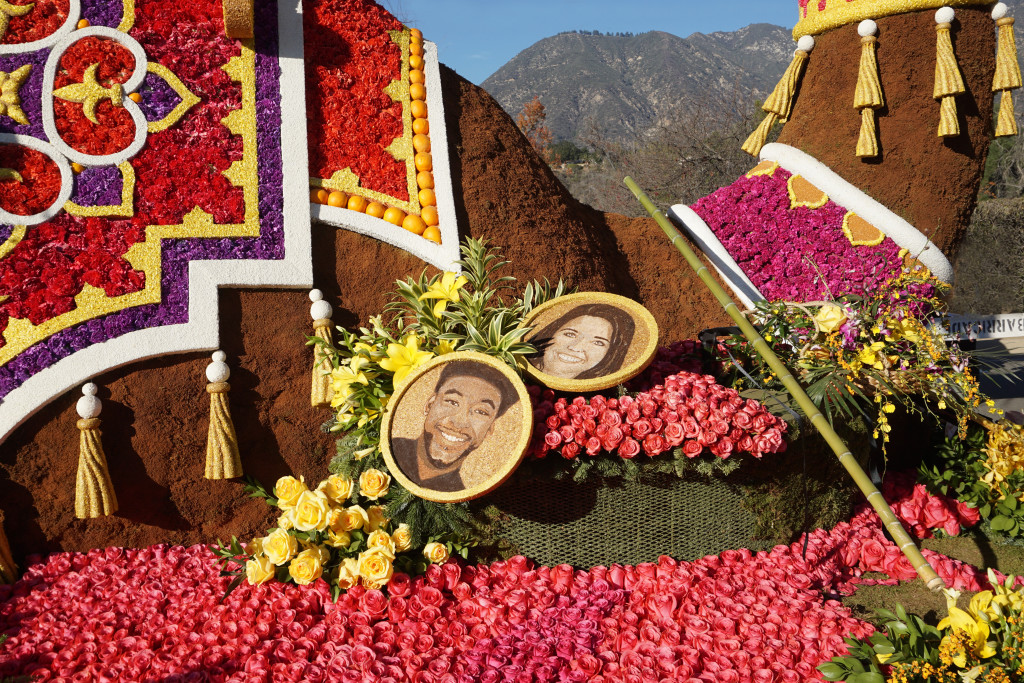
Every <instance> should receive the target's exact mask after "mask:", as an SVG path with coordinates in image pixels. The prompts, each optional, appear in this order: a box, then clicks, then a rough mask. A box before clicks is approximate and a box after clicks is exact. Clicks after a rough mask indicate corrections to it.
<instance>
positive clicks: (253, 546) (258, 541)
mask: <svg viewBox="0 0 1024 683" xmlns="http://www.w3.org/2000/svg"><path fill="white" fill-rule="evenodd" d="M262 552H263V539H262V538H254V539H252V540H251V541H249V542H248V543H246V544H245V554H246V555H259V554H260V553H262Z"/></svg>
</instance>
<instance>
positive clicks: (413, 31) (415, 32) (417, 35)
mask: <svg viewBox="0 0 1024 683" xmlns="http://www.w3.org/2000/svg"><path fill="white" fill-rule="evenodd" d="M409 35H410V36H412V37H413V38H415V39H416V40H423V31H421V30H419V29H418V28H411V29H409Z"/></svg>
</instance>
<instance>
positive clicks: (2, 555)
mask: <svg viewBox="0 0 1024 683" xmlns="http://www.w3.org/2000/svg"><path fill="white" fill-rule="evenodd" d="M17 580H18V567H17V565H15V564H14V556H13V555H11V545H10V544H9V543H8V542H7V534H5V533H4V527H3V523H2V521H0V583H14V582H15V581H17Z"/></svg>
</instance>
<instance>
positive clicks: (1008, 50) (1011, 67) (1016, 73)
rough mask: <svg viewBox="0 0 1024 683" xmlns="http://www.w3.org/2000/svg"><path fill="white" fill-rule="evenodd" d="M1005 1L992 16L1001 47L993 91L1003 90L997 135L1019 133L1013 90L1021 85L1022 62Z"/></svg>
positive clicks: (994, 10)
mask: <svg viewBox="0 0 1024 683" xmlns="http://www.w3.org/2000/svg"><path fill="white" fill-rule="evenodd" d="M1006 12H1007V7H1006V4H1005V3H1002V2H1000V3H998V4H996V6H995V8H994V9H993V10H992V18H993V19H995V20H996V26H998V27H999V47H998V48H997V50H996V75H995V77H994V78H993V79H992V92H999V91H1002V93H1003V95H1002V97H1001V98H1000V99H999V116H998V117H997V119H996V137H1003V136H1006V135H1016V134H1017V117H1016V115H1015V114H1014V111H1013V97H1012V95H1011V94H1010V91H1011V90H1014V89H1016V88H1019V87H1020V86H1021V76H1020V64H1018V63H1017V40H1016V38H1014V35H1013V17H1008V16H1006Z"/></svg>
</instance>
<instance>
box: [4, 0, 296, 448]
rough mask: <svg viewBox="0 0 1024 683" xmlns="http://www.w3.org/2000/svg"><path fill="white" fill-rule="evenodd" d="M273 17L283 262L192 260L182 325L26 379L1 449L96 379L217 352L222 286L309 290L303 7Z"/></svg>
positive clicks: (100, 348) (87, 351) (283, 7)
mask: <svg viewBox="0 0 1024 683" xmlns="http://www.w3.org/2000/svg"><path fill="white" fill-rule="evenodd" d="M277 12H278V27H279V28H278V36H279V41H280V42H279V45H280V47H279V51H280V52H279V54H280V59H279V63H280V65H281V74H280V76H279V84H280V88H281V156H282V161H283V163H282V175H283V179H284V180H283V183H284V211H283V213H284V221H283V224H284V253H285V257H284V259H282V260H279V261H241V260H217V261H191V262H190V263H189V285H188V286H189V305H188V309H189V312H188V316H189V319H188V322H187V323H182V324H180V325H165V326H163V327H154V328H150V329H145V330H138V331H135V332H129V333H127V334H124V335H121V336H120V337H117V338H116V339H110V340H108V341H105V342H102V343H100V344H93V345H91V346H88V347H86V348H84V349H82V350H81V351H78V352H76V353H74V354H72V355H70V356H68V357H67V358H62V359H61V360H59V361H57V362H56V363H54V364H53V365H51V366H50V367H48V368H46V369H44V370H41V371H40V372H38V373H36V374H35V375H33V376H32V377H30V378H28V379H27V380H25V382H24V383H22V384H21V386H19V387H18V388H16V389H14V390H13V391H11V393H9V394H8V395H7V396H6V397H4V399H3V400H2V401H0V443H2V442H3V440H5V439H6V438H7V437H8V436H9V435H10V433H11V432H12V431H13V430H14V429H15V428H17V427H18V426H19V425H20V424H22V423H23V422H24V421H25V420H27V419H28V418H29V417H31V416H32V415H33V414H34V413H35V412H36V411H38V410H39V409H40V408H42V407H43V406H44V405H46V404H47V403H48V402H49V401H51V400H53V399H54V398H56V397H57V396H60V395H62V394H64V393H65V392H66V391H68V390H69V389H73V388H77V387H78V386H79V385H80V384H82V383H83V382H85V381H87V380H88V379H90V378H92V377H95V376H96V375H99V374H100V373H103V372H106V371H108V370H112V369H114V368H118V367H122V366H125V365H129V364H131V363H134V362H136V361H139V360H144V359H146V358H153V357H157V356H165V355H168V354H173V353H183V352H192V351H213V350H215V349H218V348H219V347H220V341H219V329H220V318H219V312H218V306H217V290H218V288H219V287H287V288H294V289H309V288H310V287H312V286H313V262H312V258H311V235H310V224H309V184H308V183H309V157H308V152H307V150H306V90H305V69H304V66H303V42H302V16H301V5H298V4H297V3H296V2H280V3H278V10H277ZM228 333H229V334H230V333H231V332H230V331H229V332H228Z"/></svg>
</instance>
